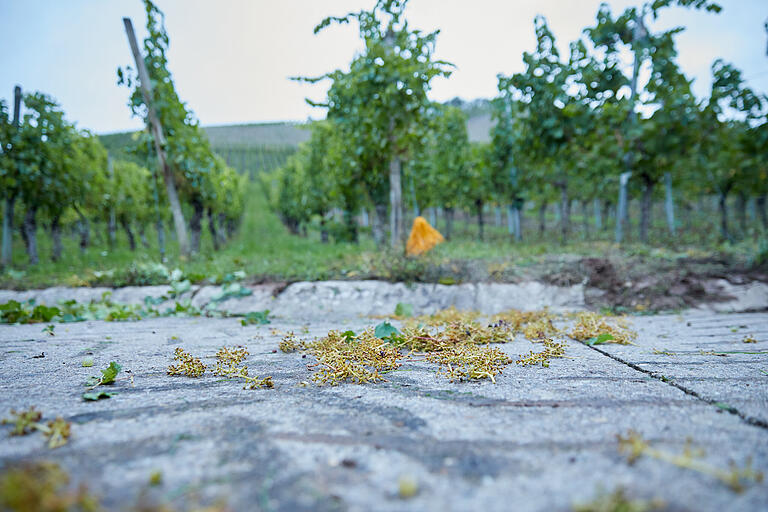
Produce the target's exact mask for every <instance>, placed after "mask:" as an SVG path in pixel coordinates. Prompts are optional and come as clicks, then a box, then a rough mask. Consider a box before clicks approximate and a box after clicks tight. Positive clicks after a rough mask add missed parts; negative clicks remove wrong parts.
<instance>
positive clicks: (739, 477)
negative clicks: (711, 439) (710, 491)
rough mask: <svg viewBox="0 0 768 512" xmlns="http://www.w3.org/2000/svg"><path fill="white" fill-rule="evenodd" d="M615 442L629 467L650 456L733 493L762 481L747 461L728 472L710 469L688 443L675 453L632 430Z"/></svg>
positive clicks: (699, 453) (702, 454) (701, 452)
mask: <svg viewBox="0 0 768 512" xmlns="http://www.w3.org/2000/svg"><path fill="white" fill-rule="evenodd" d="M618 439H619V451H620V452H622V453H624V454H626V455H627V460H628V461H629V463H630V464H632V463H633V462H635V461H636V460H637V459H639V458H640V457H642V456H646V457H651V458H654V459H656V460H661V461H664V462H667V463H669V464H673V465H675V466H677V467H680V468H685V469H690V470H693V471H696V472H698V473H701V474H704V475H709V476H711V477H714V478H716V479H718V480H720V481H721V482H722V483H724V484H725V485H727V486H728V487H730V488H731V490H733V491H734V492H743V491H744V490H745V489H746V485H747V483H748V482H757V483H760V482H762V481H763V473H762V472H760V471H755V470H754V469H752V463H751V461H749V460H748V461H747V462H746V464H745V466H744V467H743V468H739V467H737V466H736V464H735V463H733V462H732V463H731V467H730V470H725V469H721V468H718V467H715V466H711V465H709V464H706V463H705V462H702V461H701V460H698V459H700V458H701V457H703V456H704V453H703V451H701V450H698V451H697V450H693V449H692V448H691V444H690V442H688V443H686V445H685V448H684V449H683V453H681V454H674V453H668V452H665V451H662V450H659V449H656V448H652V447H651V445H650V443H648V441H646V440H645V439H643V437H642V436H641V435H640V434H638V433H637V432H635V431H633V430H630V431H629V432H628V433H627V435H626V437H625V436H618Z"/></svg>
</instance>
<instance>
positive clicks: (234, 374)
mask: <svg viewBox="0 0 768 512" xmlns="http://www.w3.org/2000/svg"><path fill="white" fill-rule="evenodd" d="M249 355H250V353H249V352H248V349H246V348H245V347H232V348H227V347H222V348H220V349H219V351H218V352H216V367H215V368H214V370H213V374H214V375H218V376H220V377H229V378H231V379H243V381H244V382H245V384H244V385H243V389H258V388H274V387H275V384H274V382H272V377H264V378H263V379H262V378H259V377H256V376H250V375H248V367H247V366H241V364H242V363H243V361H245V359H246V358H247V357H248V356H249Z"/></svg>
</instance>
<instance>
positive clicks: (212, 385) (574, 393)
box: [0, 313, 768, 511]
mask: <svg viewBox="0 0 768 512" xmlns="http://www.w3.org/2000/svg"><path fill="white" fill-rule="evenodd" d="M306 316H307V317H310V318H312V320H311V321H309V322H306V321H305V320H304V319H297V318H292V317H290V316H286V317H284V318H282V319H276V320H274V321H273V323H272V324H271V325H265V326H246V327H243V326H241V325H240V323H239V320H238V319H235V318H228V319H211V318H155V319H148V320H142V321H139V322H126V323H107V322H82V323H71V324H59V325H57V326H56V329H55V336H49V335H47V334H44V333H42V332H41V326H40V325H20V326H0V412H1V413H2V414H4V415H5V414H7V412H8V410H9V409H11V408H16V409H19V408H26V407H29V406H32V405H34V406H36V407H38V408H39V409H40V410H42V411H43V413H44V415H45V417H48V418H53V417H55V416H57V415H60V416H63V417H64V418H65V419H67V420H69V421H71V422H72V423H73V427H72V439H71V442H70V443H69V444H68V445H66V446H64V447H62V448H59V449H56V450H49V449H47V448H46V447H45V445H44V442H43V439H42V438H41V437H40V436H39V435H31V436H25V437H12V438H11V437H6V436H7V431H8V427H2V428H1V429H0V436H1V437H0V466H3V467H7V466H10V465H13V464H16V463H18V462H20V461H33V460H42V459H45V460H53V461H56V462H58V463H60V464H61V465H62V466H63V467H64V468H65V469H66V470H67V471H69V473H70V475H71V476H72V479H73V484H74V485H76V484H79V483H86V484H88V486H89V488H91V489H92V490H93V491H95V492H96V493H98V494H100V495H101V496H102V499H103V501H104V503H105V504H106V505H107V506H108V507H109V509H118V510H119V509H120V508H121V507H124V506H125V505H126V504H128V503H133V502H134V501H135V499H136V497H137V496H138V495H139V494H141V493H142V492H144V493H146V494H147V496H149V497H150V498H151V499H154V500H157V501H162V502H167V503H170V504H172V505H174V506H176V507H178V508H179V509H184V508H185V507H188V506H190V504H192V503H195V502H198V501H200V502H203V503H209V502H213V501H215V500H216V499H219V498H224V499H226V501H227V503H228V504H229V506H230V507H231V509H232V510H275V511H293V510H360V511H362V510H392V511H395V510H397V511H400V510H406V511H407V510H441V511H446V510H447V511H452V510H457V511H458V510H461V511H465V510H490V511H495V510H499V511H501V510H505V511H506V510H523V511H525V510H537V511H538V510H542V511H543V510H547V511H549V510H568V509H570V508H571V507H572V506H573V504H575V503H583V502H588V501H590V500H592V499H593V498H594V497H595V495H596V493H597V492H598V491H599V490H600V489H604V490H606V491H611V490H613V489H615V488H617V487H619V486H621V487H624V488H626V489H627V493H628V495H629V496H631V497H632V498H635V499H646V500H651V499H661V500H663V501H664V502H665V503H666V504H667V507H668V508H669V509H670V510H717V511H723V510H734V511H735V510H765V509H766V508H768V489H766V485H765V484H764V483H763V484H753V485H748V486H747V488H746V490H745V491H744V492H743V493H735V492H733V491H731V490H730V489H729V488H728V487H727V486H725V485H724V484H722V483H721V482H719V481H718V480H716V479H714V478H713V477H711V476H708V475H704V474H701V473H698V472H695V471H692V470H690V469H683V468H680V467H677V466H674V465H671V464H668V463H665V462H663V461H659V460H656V459H651V458H641V459H640V460H638V461H636V462H635V463H634V464H631V465H630V464H628V462H627V459H626V457H625V456H624V455H622V454H621V453H619V451H618V444H617V435H624V434H626V433H627V432H628V431H629V430H630V429H631V430H635V431H637V432H639V433H640V434H641V435H642V436H643V437H644V438H645V439H647V440H648V441H649V442H650V443H651V444H652V445H653V446H654V447H656V448H659V449H661V450H664V451H667V452H669V453H681V452H682V450H683V449H684V447H685V446H686V442H691V443H692V444H693V446H694V447H697V448H701V449H703V450H704V451H705V453H706V455H705V456H704V458H703V461H704V462H706V463H707V464H710V465H712V466H714V467H718V468H724V469H727V468H728V465H729V464H730V463H731V462H734V463H736V464H738V465H743V464H744V463H745V461H747V460H748V459H751V461H752V465H753V467H755V468H756V469H759V470H762V471H763V472H768V429H767V428H765V427H764V426H762V425H761V424H759V422H756V421H749V420H750V418H758V419H760V418H765V417H766V416H768V414H766V411H767V410H768V406H767V405H766V401H765V398H766V387H765V383H766V382H768V375H764V374H755V373H751V372H752V370H753V369H759V368H760V367H761V365H762V367H763V368H766V369H768V356H766V355H760V354H758V355H747V354H741V355H729V356H728V357H723V356H706V357H705V356H700V355H694V354H691V355H676V356H665V355H661V354H654V353H653V348H658V349H660V350H661V349H668V350H669V351H670V352H672V351H681V352H682V351H684V350H687V351H692V352H695V351H698V350H700V347H703V348H702V349H703V350H708V351H714V350H724V349H726V348H733V347H734V346H737V347H738V348H743V347H746V346H749V347H750V348H757V349H759V348H760V347H761V346H762V345H761V344H768V343H765V341H764V339H765V338H764V337H763V338H762V339H760V338H759V339H760V341H759V342H758V343H757V344H755V345H747V344H743V343H742V344H741V345H737V344H738V343H741V341H739V336H740V335H741V333H742V331H743V332H747V331H749V332H752V331H753V330H754V331H755V333H756V335H757V333H760V332H765V330H768V329H764V328H765V327H766V326H768V315H766V314H753V315H745V314H736V315H712V314H709V315H704V314H701V313H690V314H685V315H682V316H655V317H639V318H635V319H633V320H632V322H633V324H634V326H635V327H636V328H637V330H638V331H639V333H640V334H639V338H638V340H637V345H636V346H630V347H615V346H606V345H602V346H600V347H596V348H590V347H587V346H585V345H582V344H579V343H576V342H573V341H571V342H569V343H568V348H567V352H566V355H567V356H568V357H567V358H563V359H556V360H552V362H551V366H550V367H549V368H541V367H522V366H518V365H514V364H513V365H510V366H509V367H507V368H506V369H505V370H504V372H503V374H502V375H499V376H498V377H497V378H496V381H497V382H496V384H494V383H492V382H489V381H483V382H471V383H466V382H464V383H453V382H449V381H448V380H446V379H445V378H443V377H441V376H439V375H437V374H436V367H435V366H434V365H432V364H429V363H427V362H424V361H406V362H405V363H404V364H403V366H402V367H401V368H400V369H399V370H397V371H394V372H390V373H388V374H387V375H386V377H387V381H386V382H383V383H378V384H367V385H363V386H360V385H354V384H342V385H339V386H335V387H327V386H325V387H319V386H317V385H315V384H314V383H313V381H312V379H311V377H312V374H313V372H312V368H311V366H310V365H311V363H313V362H314V361H313V359H312V357H311V356H310V355H307V356H306V357H302V354H301V353H293V354H284V353H282V352H280V351H278V350H276V349H277V345H278V343H279V341H280V339H281V338H282V336H283V333H285V332H288V331H293V332H295V333H296V334H297V335H298V336H299V337H302V338H313V337H317V336H322V335H324V334H326V333H327V332H328V331H329V330H330V329H339V328H342V329H345V330H346V329H353V330H359V329H362V328H364V327H366V326H370V325H373V324H375V323H376V322H377V320H373V319H370V318H365V317H361V316H359V315H357V314H352V315H348V316H346V317H344V316H338V315H337V316H330V315H329V316H328V317H327V318H325V319H324V318H322V316H321V315H320V314H317V313H313V314H310V315H306ZM689 323H690V325H688V324H689ZM741 325H747V326H748V327H747V328H741V327H738V329H739V332H737V333H734V332H731V329H733V327H732V326H741ZM713 344H714V345H713ZM232 345H245V346H247V347H248V349H249V351H250V356H249V358H248V361H247V364H248V368H249V371H250V372H251V374H255V375H259V376H267V375H269V376H272V378H273V380H274V383H275V388H274V389H260V390H244V389H242V385H241V384H239V383H237V382H233V381H228V380H224V379H221V378H218V377H214V376H212V375H210V374H208V375H206V376H204V377H201V378H199V379H190V378H185V377H170V376H168V375H166V368H167V366H168V364H169V363H170V362H171V357H172V354H173V351H174V349H175V348H176V347H183V348H184V349H185V350H188V351H190V352H191V353H193V354H194V355H198V356H200V357H201V358H202V359H203V361H204V362H205V363H206V364H209V365H210V364H212V362H213V360H214V358H213V356H214V354H215V352H216V350H217V349H218V348H220V347H222V346H232ZM499 347H500V348H501V349H502V350H504V351H505V352H506V353H508V354H510V355H511V356H512V357H513V358H516V357H517V356H518V355H520V354H525V353H527V352H528V351H529V350H531V349H533V350H538V348H537V346H536V345H534V344H532V343H530V342H528V341H526V340H523V339H516V340H514V341H512V342H510V343H507V344H503V345H499ZM598 349H599V350H598ZM42 354H44V357H36V356H40V355H42ZM86 357H90V358H93V359H94V363H95V365H94V366H93V367H91V368H84V367H82V365H81V363H82V360H83V359H84V358H86ZM113 360H114V361H117V362H119V363H121V364H122V365H123V368H124V372H123V373H122V374H121V377H124V376H127V375H130V376H132V378H133V382H132V383H131V382H130V381H129V380H127V379H125V378H123V379H121V380H120V381H119V382H118V383H116V384H115V385H114V386H113V388H114V389H113V391H116V392H117V393H118V394H117V395H116V396H114V397H113V398H111V399H108V400H101V401H98V402H85V401H83V400H82V398H81V394H82V392H83V388H84V381H85V380H86V378H87V377H88V376H91V375H96V374H98V370H99V369H100V368H104V367H105V366H106V365H107V364H108V363H109V362H110V361H113ZM677 361H679V362H677ZM702 362H705V363H706V364H699V363H702ZM662 369H663V372H662ZM660 375H664V376H669V378H670V379H671V380H674V382H680V386H675V385H673V383H672V382H670V381H665V380H662V379H661V378H660ZM717 379H721V380H717ZM739 379H741V380H739ZM712 383H722V390H723V391H721V395H718V394H717V393H718V392H720V391H718V390H720V388H719V387H718V386H717V385H715V386H714V388H708V387H705V384H707V385H709V384H712ZM746 384H749V386H746ZM699 386H701V387H699ZM681 387H685V389H681ZM689 387H690V388H691V390H694V392H687V391H686V390H687V389H688V388H689ZM697 390H698V391H697ZM710 398H711V399H712V400H715V399H717V400H718V401H720V398H722V400H724V401H725V402H726V403H728V404H729V406H731V407H732V408H733V410H732V411H730V412H729V411H728V410H725V408H723V407H718V406H716V405H713V403H711V402H712V400H710ZM737 398H741V399H742V400H743V401H742V402H739V401H737V400H736V399H737ZM729 400H730V401H729ZM742 408H743V409H742ZM154 471H161V472H162V475H163V482H162V484H161V485H160V486H158V487H154V488H151V489H150V488H149V487H148V481H149V478H150V475H151V474H152V473H153V472H154ZM403 479H405V480H407V481H411V482H413V483H415V485H416V487H417V493H416V495H415V496H414V497H412V498H410V499H403V498H401V497H400V495H399V493H398V488H399V482H400V481H401V480H403Z"/></svg>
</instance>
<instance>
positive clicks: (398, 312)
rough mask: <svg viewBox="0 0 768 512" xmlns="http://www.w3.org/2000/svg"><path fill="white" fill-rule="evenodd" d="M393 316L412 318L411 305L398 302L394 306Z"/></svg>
mask: <svg viewBox="0 0 768 512" xmlns="http://www.w3.org/2000/svg"><path fill="white" fill-rule="evenodd" d="M395 316H402V317H407V318H410V317H412V316H413V304H408V303H406V302H398V303H397V306H395Z"/></svg>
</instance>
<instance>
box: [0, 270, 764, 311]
mask: <svg viewBox="0 0 768 512" xmlns="http://www.w3.org/2000/svg"><path fill="white" fill-rule="evenodd" d="M706 284H707V287H708V288H711V289H712V290H717V292H718V293H719V294H720V295H722V296H723V297H724V298H725V300H721V301H718V302H710V303H705V304H702V305H701V306H700V307H699V308H698V310H699V311H711V312H745V311H760V310H765V309H766V308H768V284H765V283H761V282H757V281H755V282H750V283H747V284H741V285H734V284H731V283H729V282H728V281H726V280H724V279H713V280H711V281H709V282H707V283H706ZM249 289H250V290H251V291H252V293H251V294H250V295H248V296H245V297H233V298H230V299H227V300H224V301H222V302H220V303H218V304H216V307H217V308H218V309H221V310H226V311H230V312H232V313H243V312H248V311H261V310H265V309H268V310H270V311H271V312H272V314H273V315H277V316H286V317H292V318H296V317H297V315H298V316H302V317H307V316H314V317H317V318H328V317H329V315H330V316H334V317H341V318H347V317H352V316H355V315H378V314H382V312H383V313H391V312H392V311H394V308H395V306H396V305H397V303H398V302H405V303H409V304H413V306H414V309H415V310H416V311H418V312H420V313H424V314H426V313H433V312H435V311H438V310H440V309H445V308H448V307H450V306H454V307H456V308H458V309H461V310H475V311H483V312H485V313H488V314H493V313H497V312H499V311H503V310H506V309H510V308H515V309H522V310H534V309H541V308H543V307H548V308H550V309H551V310H553V311H564V310H574V309H583V308H584V307H585V293H586V292H589V291H592V292H594V291H598V290H594V289H587V288H585V286H584V285H581V284H579V285H575V286H567V287H564V286H553V285H548V284H544V283H540V282H536V281H528V282H521V283H464V284H458V285H442V284H430V283H414V284H403V283H388V282H385V281H321V282H297V283H291V284H289V285H287V286H286V285H281V284H263V285H256V286H250V287H249ZM169 291H170V287H169V286H127V287H124V288H116V289H111V288H103V287H102V288H98V287H97V288H66V287H54V288H47V289H44V290H26V291H13V290H0V303H4V302H7V301H9V300H17V301H25V300H29V299H34V300H35V301H36V302H37V303H38V304H47V305H55V304H56V303H57V302H59V301H61V300H69V299H75V300H77V301H79V302H88V301H91V300H100V299H101V297H102V295H103V294H104V293H105V292H109V293H111V294H112V297H111V298H112V300H114V301H115V302H122V303H128V304H142V303H143V302H144V298H145V297H148V296H149V297H159V296H162V295H167V294H168V292H169ZM220 292H221V287H220V286H197V285H193V286H192V287H191V289H190V290H189V291H188V292H187V293H185V294H183V295H182V296H181V297H180V300H184V299H189V300H190V301H191V303H192V304H193V305H194V306H197V307H200V308H203V307H205V306H206V305H208V304H209V303H211V301H212V300H213V299H214V298H215V297H216V296H217V294H219V293H220ZM159 307H163V305H161V306H159Z"/></svg>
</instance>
